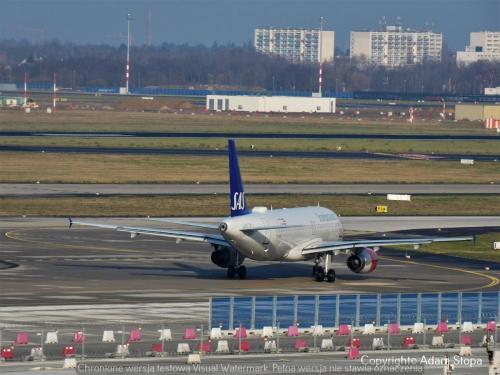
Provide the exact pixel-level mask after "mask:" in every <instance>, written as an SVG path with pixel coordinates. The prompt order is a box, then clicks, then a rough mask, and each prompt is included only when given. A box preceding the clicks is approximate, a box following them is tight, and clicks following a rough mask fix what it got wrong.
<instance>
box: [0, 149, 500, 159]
mask: <svg viewBox="0 0 500 375" xmlns="http://www.w3.org/2000/svg"><path fill="white" fill-rule="evenodd" d="M0 151H6V152H55V153H84V154H113V155H114V154H118V155H122V154H124V155H189V156H227V151H226V150H223V149H181V148H142V147H79V146H8V145H7V146H5V145H2V146H0ZM238 154H239V155H240V156H252V157H266V158H269V157H282V158H327V159H373V160H394V159H396V160H400V159H411V160H435V161H450V160H454V161H459V160H461V159H474V160H476V161H491V162H497V161H498V160H499V159H500V155H483V154H477V155H475V154H415V153H411V154H408V153H399V154H398V153H395V154H391V153H382V152H347V151H259V150H257V151H250V150H239V151H238Z"/></svg>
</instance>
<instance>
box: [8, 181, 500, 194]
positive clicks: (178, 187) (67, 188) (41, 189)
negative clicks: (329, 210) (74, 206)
mask: <svg viewBox="0 0 500 375" xmlns="http://www.w3.org/2000/svg"><path fill="white" fill-rule="evenodd" d="M245 188H246V191H247V193H249V194H345V195H358V194H375V195H376V194H388V193H396V194H419V195H421V194H500V186H499V185H494V184H247V185H245ZM228 193H229V187H228V185H227V184H15V183H14V184H0V195H1V196H4V197H5V196H11V197H17V196H19V197H22V196H25V197H35V196H36V197H44V196H47V197H48V196H88V195H105V196H106V195H163V194H165V195H174V194H183V195H185V194H188V195H191V194H192V195H197V194H228Z"/></svg>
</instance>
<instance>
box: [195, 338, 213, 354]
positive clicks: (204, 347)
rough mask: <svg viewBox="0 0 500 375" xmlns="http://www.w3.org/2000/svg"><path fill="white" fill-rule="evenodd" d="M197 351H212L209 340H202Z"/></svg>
mask: <svg viewBox="0 0 500 375" xmlns="http://www.w3.org/2000/svg"><path fill="white" fill-rule="evenodd" d="M198 351H200V352H204V353H210V352H211V351H212V347H211V345H210V342H209V341H204V342H202V343H201V344H200V345H198Z"/></svg>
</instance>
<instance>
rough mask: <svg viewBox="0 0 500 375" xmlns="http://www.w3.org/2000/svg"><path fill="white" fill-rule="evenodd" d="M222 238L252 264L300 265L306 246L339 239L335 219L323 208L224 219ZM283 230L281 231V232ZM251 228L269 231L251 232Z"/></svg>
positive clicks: (261, 213) (339, 231)
mask: <svg viewBox="0 0 500 375" xmlns="http://www.w3.org/2000/svg"><path fill="white" fill-rule="evenodd" d="M223 223H224V224H225V226H226V228H225V231H223V232H222V235H223V236H224V238H225V239H226V240H227V241H228V242H229V243H230V244H231V246H233V247H234V248H235V249H236V250H238V251H239V252H240V253H241V254H243V255H244V256H246V257H248V258H250V259H254V260H260V261H263V260H268V261H270V260H274V261H300V260H306V259H309V258H311V256H309V257H308V256H304V255H302V250H303V249H304V247H306V246H311V245H313V244H317V243H321V242H324V241H336V240H339V239H341V238H342V234H343V228H342V225H341V223H340V220H339V218H338V217H337V215H336V214H335V213H334V212H333V211H331V210H329V209H327V208H324V207H300V208H284V209H279V210H268V211H266V210H263V212H252V213H251V214H248V215H242V216H236V217H228V218H226V219H225V220H224V221H223ZM281 227H283V228H281ZM252 228H270V229H258V230H252Z"/></svg>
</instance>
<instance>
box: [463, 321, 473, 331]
mask: <svg viewBox="0 0 500 375" xmlns="http://www.w3.org/2000/svg"><path fill="white" fill-rule="evenodd" d="M473 331H474V327H473V325H472V322H464V323H463V324H462V332H463V333H472V332H473Z"/></svg>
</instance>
